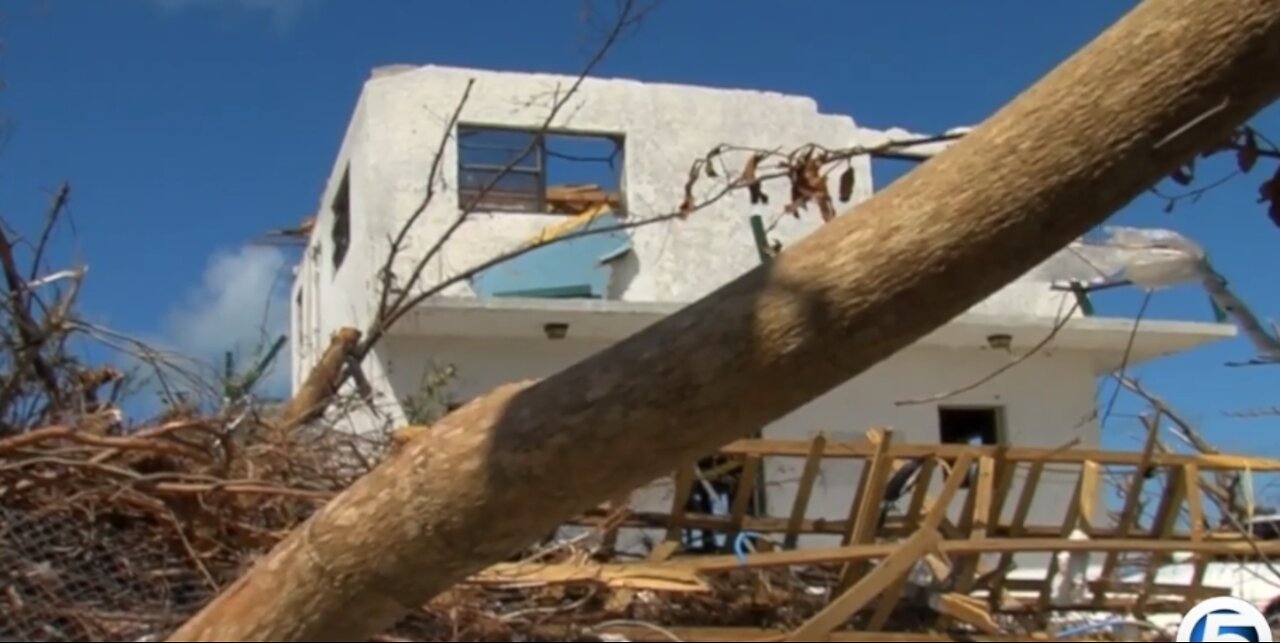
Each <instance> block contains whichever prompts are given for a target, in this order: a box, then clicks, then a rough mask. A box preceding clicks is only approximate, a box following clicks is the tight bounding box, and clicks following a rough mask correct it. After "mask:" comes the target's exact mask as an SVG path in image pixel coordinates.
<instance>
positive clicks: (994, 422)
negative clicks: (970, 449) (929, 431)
mask: <svg viewBox="0 0 1280 643" xmlns="http://www.w3.org/2000/svg"><path fill="white" fill-rule="evenodd" d="M1003 411H1004V410H1003V409H1002V408H1001V407H996V406H992V407H939V408H938V437H939V439H940V441H941V442H942V443H943V444H967V445H969V446H975V447H981V446H996V445H999V444H1001V443H1003V442H1004V440H1003V439H1002V434H1003V433H1004V431H1003V424H1004V422H1003V416H1004V412H1003ZM976 469H977V463H974V468H973V469H970V471H969V473H968V475H967V476H966V477H965V482H964V488H969V487H970V486H971V485H972V484H973V481H974V479H975V478H976V477H977V472H976Z"/></svg>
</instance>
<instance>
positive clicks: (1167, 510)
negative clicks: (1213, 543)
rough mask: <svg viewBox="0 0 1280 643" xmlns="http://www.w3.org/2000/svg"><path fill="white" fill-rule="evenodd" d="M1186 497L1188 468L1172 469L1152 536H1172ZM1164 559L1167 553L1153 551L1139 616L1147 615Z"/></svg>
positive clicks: (1139, 605) (1161, 496)
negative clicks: (1152, 592) (1153, 588)
mask: <svg viewBox="0 0 1280 643" xmlns="http://www.w3.org/2000/svg"><path fill="white" fill-rule="evenodd" d="M1186 497H1187V478H1186V470H1185V469H1183V468H1181V467H1175V468H1172V469H1170V470H1169V474H1168V478H1167V481H1166V483H1165V486H1164V492H1163V493H1162V494H1161V495H1160V504H1159V506H1158V507H1157V509H1156V517H1155V520H1154V521H1153V523H1152V525H1151V535H1152V536H1154V537H1156V538H1160V539H1162V540H1164V539H1169V538H1171V537H1172V535H1173V531H1174V529H1175V528H1176V527H1177V525H1178V519H1179V518H1180V517H1181V516H1182V503H1183V500H1184V499H1186ZM1164 559H1165V554H1161V553H1154V552H1153V553H1152V555H1151V560H1149V561H1148V562H1147V571H1146V576H1145V578H1144V581H1143V585H1144V589H1143V591H1142V593H1141V594H1140V595H1139V599H1138V605H1137V614H1138V615H1139V616H1145V615H1146V613H1147V600H1148V598H1149V597H1150V595H1151V590H1150V587H1151V586H1152V585H1153V584H1155V577H1156V573H1157V572H1159V571H1160V565H1161V564H1162V563H1163V562H1164Z"/></svg>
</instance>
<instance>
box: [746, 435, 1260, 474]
mask: <svg viewBox="0 0 1280 643" xmlns="http://www.w3.org/2000/svg"><path fill="white" fill-rule="evenodd" d="M1001 448H1002V447H996V446H990V447H975V446H969V445H960V444H897V445H895V446H894V447H893V448H892V449H890V451H889V455H891V456H893V457H894V459H897V460H913V459H916V458H927V457H935V456H936V457H940V458H944V459H953V458H956V457H958V456H959V455H960V453H962V452H972V453H973V455H974V456H975V457H982V456H984V455H989V456H995V455H996V454H997V453H998V452H999V450H1000V449H1001ZM1004 448H1005V458H1006V459H1008V460H1010V461H1013V462H1036V461H1043V462H1044V463H1046V464H1084V463H1085V462H1088V461H1093V462H1096V463H1098V465H1100V466H1104V467H1112V466H1129V467H1137V466H1141V465H1142V464H1143V457H1142V454H1141V453H1138V452H1129V451H1103V450H1094V449H1053V448H1040V447H1019V446H1009V447H1004ZM723 451H724V453H726V454H729V455H750V454H756V455H760V456H764V457H773V458H786V457H792V458H804V457H807V456H808V454H809V443H808V442H807V441H803V440H799V441H790V440H739V441H737V442H733V443H730V444H729V445H727V446H725V447H724V450H723ZM874 455H875V448H874V447H873V446H872V445H870V444H866V443H863V442H830V443H828V444H827V451H826V456H825V457H827V458H829V459H840V458H844V459H848V458H864V459H866V458H871V457H872V456H874ZM1149 464H1150V465H1152V466H1156V467H1176V466H1183V465H1186V464H1195V465H1197V466H1199V467H1200V469H1201V470H1202V471H1223V470H1227V471H1242V470H1244V469H1252V470H1253V471H1256V472H1258V473H1268V472H1272V473H1273V472H1277V471H1280V460H1275V459H1270V458H1257V457H1250V456H1235V455H1190V454H1180V453H1156V454H1154V455H1152V456H1151V459H1150V462H1149Z"/></svg>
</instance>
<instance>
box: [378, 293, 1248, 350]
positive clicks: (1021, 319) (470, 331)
mask: <svg viewBox="0 0 1280 643" xmlns="http://www.w3.org/2000/svg"><path fill="white" fill-rule="evenodd" d="M682 307H683V306H682V305H680V304H670V303H647V302H627V301H607V300H595V299H526V298H488V299H474V298H437V299H433V300H431V301H429V302H426V303H424V304H423V305H422V306H420V307H419V309H418V310H416V311H414V312H413V313H412V314H410V315H408V316H406V317H405V318H404V320H403V321H402V322H401V324H400V325H399V326H398V327H397V328H396V329H395V331H393V334H394V335H398V336H402V337H414V336H416V337H435V338H443V337H458V338H471V339H478V338H494V339H497V338H502V339H546V326H547V324H567V325H568V331H567V337H570V338H575V339H593V340H613V341H616V340H620V339H623V338H625V337H628V336H630V335H633V334H635V333H637V332H639V331H640V330H643V329H644V328H646V327H647V326H649V325H650V324H653V323H654V322H657V321H658V320H660V319H662V318H663V317H666V316H667V315H670V314H671V313H674V312H676V311H678V310H680V309H681V308H682ZM1054 322H1055V320H1054V319H1053V318H1049V317H1036V316H1030V315H1028V316H1006V315H989V314H977V313H968V314H965V315H961V316H960V317H957V318H956V319H955V320H953V321H952V322H951V323H949V324H947V325H946V326H944V327H942V328H940V329H938V330H937V331H935V332H933V333H932V334H930V335H928V336H926V337H925V338H924V339H922V340H921V342H920V343H921V344H923V345H926V346H935V347H943V348H956V349H978V350H991V347H990V344H989V341H988V337H990V336H991V335H1000V334H1004V335H1009V336H1010V337H1011V338H1012V344H1011V350H1012V351H1013V353H1014V354H1021V353H1023V352H1024V351H1026V350H1028V349H1030V348H1031V347H1032V346H1034V345H1035V344H1037V343H1039V342H1040V341H1042V340H1043V339H1044V338H1045V337H1046V336H1047V335H1048V334H1049V333H1050V332H1051V331H1052V329H1053V327H1054ZM1133 332H1134V320H1133V319H1127V318H1107V317H1077V318H1075V319H1072V320H1071V321H1070V322H1068V323H1067V324H1066V326H1065V327H1063V328H1062V330H1061V331H1059V333H1058V335H1057V337H1056V338H1055V339H1054V342H1053V344H1052V346H1053V348H1055V349H1070V350H1079V351H1088V352H1095V353H1103V354H1117V355H1118V354H1120V353H1123V352H1124V350H1125V348H1126V347H1127V346H1128V344H1129V341H1130V338H1131V337H1132V336H1133ZM1236 335H1237V329H1236V327H1235V326H1233V325H1230V324H1216V323H1203V322H1191V321H1170V320H1143V321H1142V323H1141V325H1140V326H1139V330H1138V333H1137V335H1136V337H1134V338H1133V349H1132V353H1131V357H1132V358H1131V360H1130V361H1131V363H1140V362H1144V361H1148V360H1152V359H1157V358H1160V357H1165V356H1168V355H1173V354H1176V353H1181V352H1185V351H1188V350H1191V349H1193V348H1196V347H1199V346H1202V345H1206V344H1209V343H1213V342H1217V341H1222V340H1226V339H1230V338H1233V337H1235V336H1236Z"/></svg>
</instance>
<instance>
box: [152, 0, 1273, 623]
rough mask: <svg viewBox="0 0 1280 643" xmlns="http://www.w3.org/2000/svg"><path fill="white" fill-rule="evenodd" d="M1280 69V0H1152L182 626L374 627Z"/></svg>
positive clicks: (1242, 113)
mask: <svg viewBox="0 0 1280 643" xmlns="http://www.w3.org/2000/svg"><path fill="white" fill-rule="evenodd" d="M1278 67H1280V2H1277V0H1147V1H1146V2H1144V3H1142V4H1141V5H1139V6H1138V7H1136V8H1135V9H1134V10H1133V11H1132V12H1131V13H1130V14H1129V15H1128V16H1126V17H1125V18H1124V19H1122V20H1121V21H1120V22H1119V23H1117V24H1116V25H1115V26H1113V27H1112V28H1111V29H1109V30H1108V31H1106V32H1105V33H1103V34H1102V35H1101V36H1099V37H1098V39H1097V40H1096V41H1095V42H1093V43H1092V44H1090V45H1089V46H1088V47H1087V48H1085V49H1084V50H1083V51H1081V52H1080V53H1078V54H1077V55H1075V56H1073V57H1072V58H1071V59H1070V60H1068V61H1066V62H1065V63H1064V64H1063V65H1061V66H1060V67H1058V68H1057V69H1055V70H1054V71H1053V72H1051V73H1050V74H1049V75H1048V76H1046V77H1045V78H1044V79H1043V80H1041V81H1040V82H1039V83H1037V84H1036V85H1035V86H1033V87H1032V88H1030V89H1029V90H1028V91H1026V92H1024V93H1023V94H1022V95H1020V96H1018V97H1017V98H1016V99H1015V100H1014V101H1013V102H1011V103H1010V104H1009V105H1008V106H1006V107H1005V108H1003V109H1002V110H1001V111H999V112H998V113H997V114H995V115H994V116H992V117H991V118H990V119H989V120H988V121H987V122H986V123H985V124H983V125H982V126H981V127H980V128H978V129H977V130H976V131H975V132H973V133H972V134H971V135H970V136H968V137H966V138H965V139H964V140H962V141H960V142H959V143H957V144H956V145H955V146H954V147H952V148H951V149H949V150H948V151H946V152H944V153H943V154H942V155H940V156H938V157H937V158H935V159H933V160H931V161H929V162H928V163H926V164H924V165H922V166H921V167H920V168H919V169H917V170H916V171H914V172H912V173H911V174H910V175H908V176H906V177H904V178H902V179H901V180H899V181H898V182H896V183H894V184H893V185H892V186H890V187H889V188H888V189H886V190H884V191H883V192H881V193H879V194H878V195H876V196H875V197H873V198H872V199H871V200H869V201H868V202H866V203H864V204H862V205H861V206H859V207H858V208H857V209H856V211H854V212H852V213H850V214H849V215H847V216H843V217H839V218H837V219H836V220H834V221H833V222H832V223H830V224H828V225H826V226H824V227H823V228H822V229H820V230H819V231H817V232H815V233H814V234H812V235H810V236H809V237H808V238H806V239H804V240H802V241H800V242H798V243H796V244H794V245H793V246H792V247H790V248H789V249H788V250H786V251H785V252H783V253H781V255H779V256H778V257H777V258H776V259H775V260H773V261H771V262H769V263H768V264H767V265H764V266H761V267H759V268H757V269H755V270H752V271H750V272H748V273H746V274H744V275H743V276H741V277H740V278H738V279H736V280H734V281H732V282H731V283H729V284H727V285H725V286H724V287H722V288H720V289H719V290H717V291H716V292H714V293H712V294H711V295H709V296H707V297H706V298H704V299H703V300H701V301H698V302H697V303H695V304H692V305H690V306H688V307H687V308H685V309H684V310H682V311H680V312H678V313H676V314H674V315H672V316H670V317H668V318H666V319H664V320H662V321H661V322H658V323H657V324H654V325H653V326H651V327H649V328H648V329H646V330H645V331H643V332H640V333H638V334H636V335H635V336H633V337H631V338H628V339H626V340H624V341H622V342H620V343H618V344H616V345H614V346H612V347H611V348H608V349H606V350H604V351H602V352H600V353H598V354H596V355H595V356H592V357H590V358H588V359H586V360H584V361H582V362H580V363H578V364H576V365H574V366H572V367H570V368H568V369H567V370H565V371H563V372H561V373H559V374H557V375H555V376H552V377H550V378H548V379H546V380H544V381H541V382H537V383H524V384H519V385H510V386H507V387H504V388H502V389H499V390H497V391H495V392H494V393H492V394H490V395H489V396H487V397H485V398H484V399H481V400H479V401H476V402H474V403H472V404H470V405H468V406H466V407H464V408H463V409H460V410H459V411H457V412H455V413H453V414H452V415H451V416H449V417H447V418H445V419H444V420H442V421H441V422H440V423H438V424H437V425H436V426H435V427H434V429H433V431H432V433H431V435H429V436H428V437H425V438H423V439H420V440H416V441H414V442H413V443H411V444H409V445H408V446H407V448H406V449H405V450H404V451H403V452H401V453H400V454H399V455H397V456H396V457H394V458H391V459H389V460H388V461H386V462H385V463H383V464H382V465H381V466H380V467H379V468H378V469H376V470H375V471H373V472H372V473H370V474H369V475H368V476H366V477H365V478H363V479H362V480H360V481H359V482H358V483H356V484H355V485H354V486H353V487H352V488H351V489H349V490H348V491H347V492H345V493H344V494H342V495H341V496H340V497H338V498H337V499H335V500H334V501H333V502H332V503H330V504H329V505H328V506H327V507H326V508H325V509H324V510H323V511H321V512H320V513H319V514H317V516H315V517H314V518H313V519H312V520H311V521H310V522H308V523H307V524H306V525H304V526H303V527H300V528H299V529H298V530H296V531H295V533H293V534H292V535H291V536H290V537H289V538H288V539H287V540H286V541H285V542H283V543H282V544H281V545H280V546H279V547H277V548H276V550H275V551H273V552H272V553H271V554H270V555H269V556H267V557H266V558H265V559H264V560H263V561H261V562H260V563H259V564H258V565H257V566H256V567H255V568H254V569H252V570H251V571H250V572H249V573H248V574H246V575H245V576H244V577H243V578H241V579H240V580H239V581H238V582H236V583H235V584H234V585H233V586H232V587H230V588H229V589H228V590H227V591H226V592H225V593H224V594H223V595H222V596H220V597H219V598H218V599H217V600H215V601H214V602H213V603H212V604H210V605H209V606H208V607H207V608H206V609H205V610H204V611H203V612H201V613H200V614H198V615H197V616H196V617H195V618H193V619H192V620H191V621H190V622H188V623H187V624H186V625H185V626H184V627H183V628H181V629H180V630H179V631H178V632H177V633H176V634H175V635H174V636H173V637H172V638H171V639H170V640H171V641H222V640H225V641H340V640H341V641H345V640H357V641H359V640H367V637H369V636H370V635H372V634H374V633H376V632H378V631H380V630H383V629H384V628H387V627H388V626H390V625H391V624H392V623H393V622H394V621H395V620H396V619H397V617H399V616H401V615H403V614H404V613H406V612H407V611H408V610H411V609H415V608H416V607H417V606H419V605H422V604H423V602H424V601H427V600H428V599H430V598H431V597H432V596H434V595H436V594H437V593H439V592H441V591H442V590H444V589H446V588H448V587H449V586H451V585H453V584H454V583H456V582H458V581H459V580H462V579H464V578H465V577H466V576H468V575H470V574H473V573H475V572H477V571H480V570H481V569H483V568H485V567H486V566H488V565H490V564H492V563H494V562H497V561H499V560H501V559H503V558H504V557H505V556H508V555H510V554H511V553H513V552H514V551H516V550H518V549H519V548H520V547H522V546H524V545H526V544H527V543H529V542H531V541H533V540H535V539H537V538H538V537H541V536H543V535H544V534H546V533H547V532H548V531H550V530H552V529H554V528H555V527H556V526H557V525H558V524H560V523H561V522H562V521H563V520H565V519H567V518H569V517H571V516H573V515H575V514H578V513H581V512H584V511H586V510H588V509H590V508H591V507H594V506H596V505H598V504H600V503H602V502H605V501H607V500H608V499H610V498H612V497H615V496H617V495H618V494H619V493H622V492H625V491H626V490H628V489H631V488H634V487H637V486H639V485H642V484H644V483H647V482H649V481H651V480H653V479H655V478H657V477H659V476H661V475H663V474H664V473H665V472H668V471H670V470H671V469H672V468H673V466H674V465H675V464H676V463H677V462H680V461H688V460H690V459H692V458H695V457H697V456H699V455H702V454H706V453H709V452H712V451H714V450H715V449H716V448H717V447H719V446H721V445H723V444H724V443H726V442H728V441H731V440H733V439H735V438H739V437H743V436H746V435H748V434H749V433H751V432H753V431H755V430H758V429H760V428H762V427H764V426H765V425H767V424H768V423H770V422H772V421H774V420H776V419H778V418H780V417H782V416H784V415H786V414H787V413H789V412H790V411H792V410H794V409H796V408H798V407H800V406H802V405H804V404H806V403H807V402H809V401H811V400H813V399H815V398H816V397H818V396H820V395H822V394H824V393H826V392H828V391H830V390H831V389H833V388H835V387H836V386H838V385H840V384H841V383H843V382H845V381H847V380H848V379H850V378H851V377H853V376H855V375H857V374H859V373H862V372H863V371H865V370H867V369H868V368H870V367H871V366H873V365H875V364H876V363H878V362H880V361H882V360H884V359H885V358H887V357H889V356H891V355H893V354H894V353H895V352H897V351H898V350H900V349H902V348H904V347H906V346H908V345H910V344H912V343H913V342H915V341H916V340H918V339H919V338H921V337H922V336H924V335H926V334H928V333H929V332H931V331H933V330H934V329H936V328H938V327H939V326H941V325H943V324H945V323H946V322H948V321H949V320H951V319H952V318H954V317H955V316H957V315H959V314H961V313H963V312H964V311H965V310H967V309H968V308H969V307H971V306H972V305H974V304H976V303H977V302H979V301H980V300H981V299H983V298H984V297H986V296H988V295H989V294H990V293H992V292H994V291H996V290H997V289H998V288H1000V287H1001V286H1003V285H1004V284H1006V283H1008V282H1010V281H1012V280H1013V279H1015V278H1017V277H1018V276H1019V275H1021V274H1023V273H1025V272H1026V271H1028V270H1029V269H1031V268H1032V267H1033V266H1035V265H1036V264H1037V263H1039V262H1040V261H1042V260H1044V259H1045V258H1046V257H1048V256H1049V255H1051V254H1052V253H1053V252H1055V251H1057V250H1059V249H1060V248H1062V247H1063V246H1065V245H1066V244H1067V243H1069V242H1070V241H1072V240H1073V239H1075V238H1077V237H1078V236H1079V235H1081V234H1083V233H1085V232H1087V231H1088V229H1089V228H1091V227H1092V226H1094V225H1096V224H1099V223H1100V222H1102V221H1104V220H1105V219H1106V218H1107V217H1108V216H1109V215H1110V214H1111V213H1113V212H1114V211H1116V210H1117V209H1119V208H1121V207H1123V206H1124V205H1125V204H1127V203H1128V202H1129V201H1131V200H1132V199H1133V198H1135V197H1136V196H1138V195H1139V194H1141V193H1142V191H1144V190H1145V189H1147V188H1149V187H1150V186H1151V185H1152V184H1154V183H1155V182H1156V181H1158V180H1159V179H1160V178H1161V177H1163V176H1166V175H1168V174H1170V173H1171V172H1173V171H1174V170H1175V169H1176V168H1178V167H1179V166H1180V165H1181V164H1183V163H1185V162H1186V161H1187V160H1188V159H1190V158H1192V157H1193V155H1194V154H1196V153H1197V152H1198V151H1200V150H1202V149H1204V148H1206V147H1208V146H1209V145H1211V144H1214V143H1217V142H1219V141H1220V140H1223V139H1224V138H1226V137H1227V135H1228V134H1229V133H1230V131H1231V130H1232V129H1233V128H1235V127H1237V126H1238V125H1239V124H1240V123H1242V122H1243V121H1245V120H1246V119H1247V118H1249V117H1250V116H1252V115H1253V114H1255V113H1256V112H1258V111H1260V110H1261V109H1262V108H1263V107H1265V106H1266V105H1267V104H1269V103H1271V102H1272V101H1273V100H1275V98H1276V96H1277V94H1278V93H1280V75H1277V74H1276V73H1275V70H1276V69H1277V68H1278ZM690 269H691V270H692V269H695V267H694V266H690Z"/></svg>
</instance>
